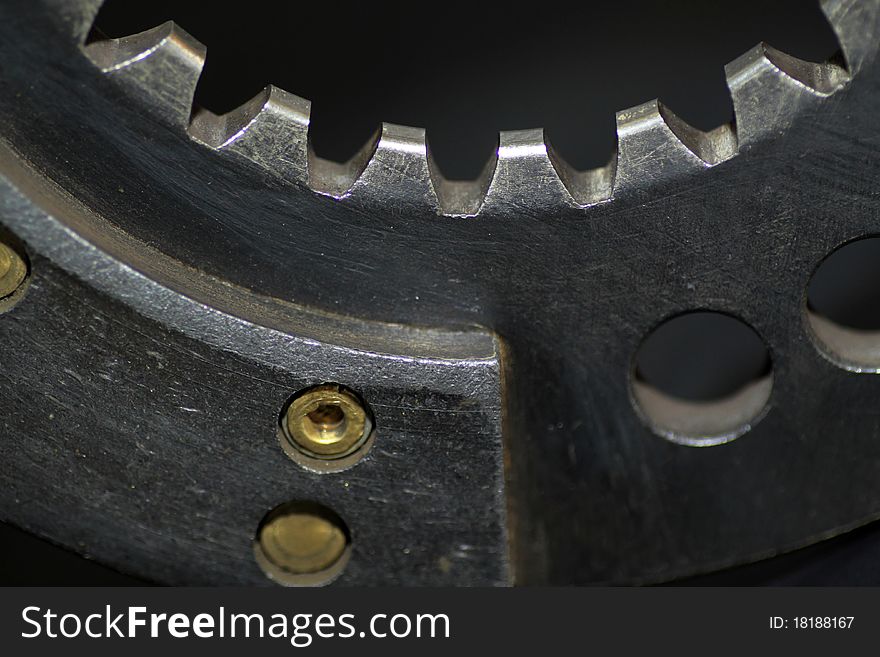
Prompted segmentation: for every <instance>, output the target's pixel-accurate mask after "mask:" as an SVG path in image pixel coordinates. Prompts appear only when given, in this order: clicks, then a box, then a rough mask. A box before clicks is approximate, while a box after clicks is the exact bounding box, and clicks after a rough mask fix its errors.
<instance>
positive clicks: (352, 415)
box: [282, 383, 373, 459]
mask: <svg viewBox="0 0 880 657" xmlns="http://www.w3.org/2000/svg"><path fill="white" fill-rule="evenodd" d="M282 427H283V429H284V434H285V436H286V437H287V439H288V440H289V441H290V442H291V443H292V445H293V446H294V447H296V448H297V449H299V450H301V451H302V452H304V453H305V454H307V455H309V456H311V457H313V458H318V459H338V458H342V457H344V456H347V455H349V454H351V453H353V452H355V451H356V450H357V449H358V448H360V447H361V446H362V445H363V444H364V443H365V442H366V440H367V439H368V438H369V437H370V434H371V432H372V430H373V423H372V420H371V419H370V415H369V413H368V412H367V410H366V409H365V408H364V405H363V404H362V402H361V401H360V400H359V399H358V398H357V396H356V395H355V394H354V393H352V392H351V391H349V390H347V389H346V388H344V387H343V386H340V385H338V384H335V383H328V384H323V385H319V386H315V387H313V388H308V389H307V390H305V391H303V392H301V393H299V394H298V395H297V396H296V397H295V398H294V400H293V401H292V402H291V403H290V405H289V406H288V407H287V411H286V413H285V414H284V417H283V418H282Z"/></svg>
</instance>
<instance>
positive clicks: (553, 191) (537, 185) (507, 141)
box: [481, 128, 578, 212]
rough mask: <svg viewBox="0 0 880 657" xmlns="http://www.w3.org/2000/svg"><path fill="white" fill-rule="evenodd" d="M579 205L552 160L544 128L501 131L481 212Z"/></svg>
mask: <svg viewBox="0 0 880 657" xmlns="http://www.w3.org/2000/svg"><path fill="white" fill-rule="evenodd" d="M577 205H578V204H577V203H576V202H575V200H574V198H572V195H571V194H570V193H569V192H568V189H567V188H566V186H565V185H564V184H563V182H562V179H561V178H560V176H559V174H558V173H557V171H556V167H555V166H554V165H553V162H551V159H550V153H549V151H548V148H547V143H546V142H545V141H544V131H543V130H542V129H540V128H539V129H533V130H511V131H504V132H501V133H500V134H499V139H498V161H497V163H496V165H495V172H494V175H493V176H492V181H491V183H490V184H489V189H488V191H487V192H486V199H485V201H484V203H483V208H482V210H481V211H484V212H489V211H493V212H494V211H495V210H496V209H501V208H504V209H506V210H508V211H509V210H534V209H537V208H545V209H551V210H552V209H554V208H560V207H576V206H577Z"/></svg>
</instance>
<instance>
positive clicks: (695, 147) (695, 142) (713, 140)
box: [657, 100, 737, 166]
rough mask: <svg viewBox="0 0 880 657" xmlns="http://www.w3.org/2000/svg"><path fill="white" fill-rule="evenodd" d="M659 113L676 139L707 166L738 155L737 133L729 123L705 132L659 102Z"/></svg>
mask: <svg viewBox="0 0 880 657" xmlns="http://www.w3.org/2000/svg"><path fill="white" fill-rule="evenodd" d="M657 111H658V112H659V113H660V116H661V117H662V119H663V121H664V122H665V123H666V127H667V128H669V130H670V132H672V134H673V135H675V138H676V139H678V141H680V142H681V143H682V145H683V146H684V147H685V148H687V149H688V150H689V151H690V152H691V153H693V154H694V155H696V156H697V157H698V158H700V159H701V160H702V161H703V162H704V163H705V164H706V165H708V166H715V165H716V164H721V163H722V162H724V161H725V160H729V159H730V158H732V157H733V156H734V155H736V152H737V143H736V132H734V129H733V125H731V124H729V123H727V124H724V125H721V126H718V127H717V128H715V129H714V130H709V131H708V132H704V131H703V130H699V129H698V128H695V127H694V126H692V125H691V124H690V123H688V122H687V121H684V120H683V119H682V118H681V117H679V116H678V115H677V114H675V113H674V112H673V111H672V110H671V109H669V108H668V107H667V106H666V105H664V104H663V103H661V102H660V101H659V100H658V101H657Z"/></svg>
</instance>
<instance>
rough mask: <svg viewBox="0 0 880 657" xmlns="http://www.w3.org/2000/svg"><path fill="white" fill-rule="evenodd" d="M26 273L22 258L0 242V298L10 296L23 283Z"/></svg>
mask: <svg viewBox="0 0 880 657" xmlns="http://www.w3.org/2000/svg"><path fill="white" fill-rule="evenodd" d="M27 273H28V267H27V263H26V262H25V261H24V258H22V257H21V256H20V255H19V254H18V253H17V252H16V251H14V250H13V249H12V248H10V247H9V246H7V245H6V244H4V243H3V242H0V299H5V298H7V297H10V296H12V295H13V294H14V293H15V292H16V290H18V289H19V288H20V287H21V285H22V283H24V281H25V279H26V278H27Z"/></svg>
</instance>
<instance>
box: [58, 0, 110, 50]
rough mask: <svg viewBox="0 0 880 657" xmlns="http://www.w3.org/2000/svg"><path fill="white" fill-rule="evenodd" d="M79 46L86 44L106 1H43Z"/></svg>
mask: <svg viewBox="0 0 880 657" xmlns="http://www.w3.org/2000/svg"><path fill="white" fill-rule="evenodd" d="M43 2H44V4H47V5H48V6H49V7H50V8H51V9H52V11H53V13H54V15H55V16H56V18H57V20H58V23H59V24H60V25H62V26H63V29H64V30H65V31H66V32H67V33H68V34H69V35H70V38H71V40H72V41H73V42H74V43H75V44H76V45H78V46H81V45H83V44H84V43H85V42H86V37H88V35H89V32H90V31H91V29H92V25H94V23H95V17H96V16H97V15H98V11H99V10H100V9H101V5H103V4H104V0H43Z"/></svg>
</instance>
